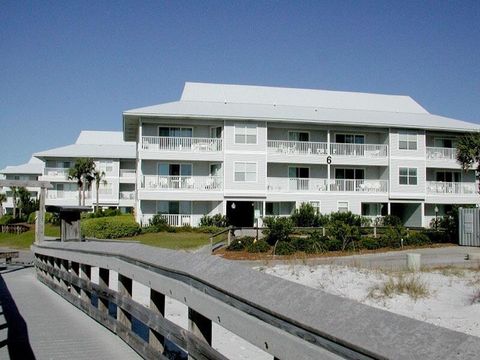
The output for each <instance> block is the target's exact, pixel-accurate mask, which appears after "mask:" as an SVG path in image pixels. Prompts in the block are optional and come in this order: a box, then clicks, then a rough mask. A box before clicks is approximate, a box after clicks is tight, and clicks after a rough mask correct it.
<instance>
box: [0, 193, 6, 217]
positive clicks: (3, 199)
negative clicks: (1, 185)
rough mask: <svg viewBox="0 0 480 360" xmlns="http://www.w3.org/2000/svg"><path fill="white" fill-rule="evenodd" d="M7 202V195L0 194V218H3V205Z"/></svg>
mask: <svg viewBox="0 0 480 360" xmlns="http://www.w3.org/2000/svg"><path fill="white" fill-rule="evenodd" d="M4 202H7V195H6V194H4V193H1V194H0V217H1V216H3V212H4V210H3V203H4Z"/></svg>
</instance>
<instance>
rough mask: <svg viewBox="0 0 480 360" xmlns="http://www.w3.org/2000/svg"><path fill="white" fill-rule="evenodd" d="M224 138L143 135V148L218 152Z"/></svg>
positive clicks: (220, 149) (148, 149)
mask: <svg viewBox="0 0 480 360" xmlns="http://www.w3.org/2000/svg"><path fill="white" fill-rule="evenodd" d="M222 145H223V142H222V139H216V138H194V137H169V136H143V137H142V150H146V151H185V152H218V151H222Z"/></svg>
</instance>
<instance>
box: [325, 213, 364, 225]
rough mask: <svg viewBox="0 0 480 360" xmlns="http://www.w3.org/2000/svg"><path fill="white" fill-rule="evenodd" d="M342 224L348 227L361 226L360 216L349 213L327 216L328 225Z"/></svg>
mask: <svg viewBox="0 0 480 360" xmlns="http://www.w3.org/2000/svg"><path fill="white" fill-rule="evenodd" d="M335 222H336V223H338V222H342V223H344V224H347V225H350V226H361V225H362V217H361V216H360V215H356V214H353V213H352V212H351V211H346V212H332V213H331V214H330V216H329V223H330V224H331V223H335Z"/></svg>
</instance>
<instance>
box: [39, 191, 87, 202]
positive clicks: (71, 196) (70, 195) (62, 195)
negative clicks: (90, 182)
mask: <svg viewBox="0 0 480 360" xmlns="http://www.w3.org/2000/svg"><path fill="white" fill-rule="evenodd" d="M90 196H91V193H90V191H86V192H85V199H90ZM46 197H47V199H52V200H55V199H68V200H78V190H75V191H71V190H47V195H46Z"/></svg>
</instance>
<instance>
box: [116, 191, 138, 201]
mask: <svg viewBox="0 0 480 360" xmlns="http://www.w3.org/2000/svg"><path fill="white" fill-rule="evenodd" d="M120 200H135V191H120Z"/></svg>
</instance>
